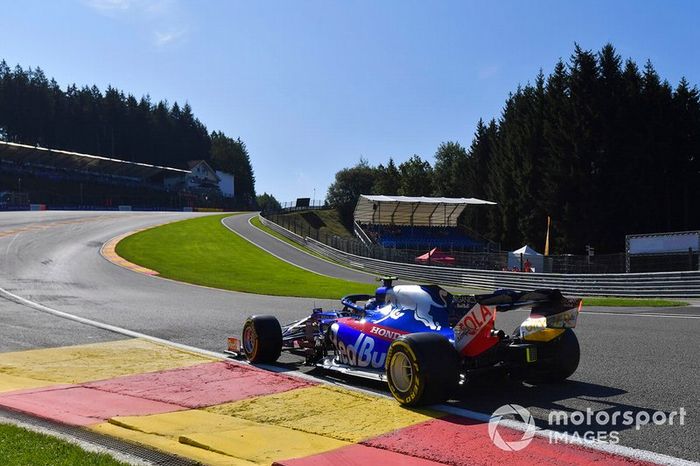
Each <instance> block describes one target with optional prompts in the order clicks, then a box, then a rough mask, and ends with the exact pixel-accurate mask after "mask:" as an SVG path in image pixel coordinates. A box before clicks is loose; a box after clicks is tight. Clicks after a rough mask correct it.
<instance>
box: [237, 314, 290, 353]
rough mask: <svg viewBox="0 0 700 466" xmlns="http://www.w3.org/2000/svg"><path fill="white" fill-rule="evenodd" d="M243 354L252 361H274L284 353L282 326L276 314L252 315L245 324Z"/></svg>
mask: <svg viewBox="0 0 700 466" xmlns="http://www.w3.org/2000/svg"><path fill="white" fill-rule="evenodd" d="M241 346H242V349H243V354H245V355H246V357H247V358H248V360H249V361H250V362H255V363H272V362H275V361H277V358H279V357H280V354H281V353H282V327H281V326H280V323H279V321H278V320H277V318H275V317H274V316H251V317H248V319H247V320H246V321H245V324H243V337H242V338H241Z"/></svg>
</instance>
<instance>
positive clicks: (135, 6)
mask: <svg viewBox="0 0 700 466" xmlns="http://www.w3.org/2000/svg"><path fill="white" fill-rule="evenodd" d="M82 2H83V4H84V5H85V6H87V7H88V8H91V9H92V10H94V11H96V12H97V13H99V14H101V15H103V16H107V17H110V18H113V19H117V20H121V21H126V22H128V23H131V24H133V25H137V27H138V29H141V30H145V31H147V35H150V36H151V37H152V44H153V45H154V46H156V47H165V46H167V45H169V44H173V43H175V42H178V41H181V40H183V39H184V38H185V37H186V35H187V30H188V28H187V27H185V20H184V15H183V14H182V11H181V8H180V5H179V3H178V2H177V0H82Z"/></svg>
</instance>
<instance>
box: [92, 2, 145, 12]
mask: <svg viewBox="0 0 700 466" xmlns="http://www.w3.org/2000/svg"><path fill="white" fill-rule="evenodd" d="M83 3H84V4H85V5H86V6H88V7H90V8H92V9H93V10H97V11H98V12H100V13H115V12H116V13H118V12H122V11H127V10H129V9H130V8H132V7H133V6H134V4H135V3H136V1H135V0H83Z"/></svg>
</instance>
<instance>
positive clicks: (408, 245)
mask: <svg viewBox="0 0 700 466" xmlns="http://www.w3.org/2000/svg"><path fill="white" fill-rule="evenodd" d="M495 204H496V203H495V202H491V201H485V200H482V199H476V198H446V197H407V196H370V195H364V194H363V195H361V196H360V198H359V200H358V201H357V205H356V207H355V213H354V222H355V233H356V235H357V236H358V237H359V238H360V239H361V240H363V241H364V242H371V243H374V244H378V245H380V246H383V247H388V248H397V249H412V250H421V249H426V250H427V249H431V248H435V247H439V248H442V249H449V250H459V251H473V252H480V251H487V250H491V249H494V246H495V245H494V244H493V243H492V242H490V241H488V240H486V239H484V238H482V237H481V236H480V235H478V234H477V233H475V232H470V231H468V230H467V229H466V228H464V227H462V226H460V225H458V222H457V220H458V218H459V216H460V215H461V214H462V212H463V211H464V209H465V208H467V207H469V206H483V205H495Z"/></svg>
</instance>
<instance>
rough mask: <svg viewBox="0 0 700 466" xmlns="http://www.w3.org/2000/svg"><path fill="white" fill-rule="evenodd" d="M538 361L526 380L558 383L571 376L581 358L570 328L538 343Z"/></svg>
mask: <svg viewBox="0 0 700 466" xmlns="http://www.w3.org/2000/svg"><path fill="white" fill-rule="evenodd" d="M537 354H538V361H537V363H536V367H535V368H534V371H533V372H532V373H531V376H530V377H528V382H533V383H558V382H563V381H564V380H566V379H568V378H569V377H571V375H572V374H573V373H574V372H576V369H577V368H578V363H579V361H580V360H581V348H580V346H579V344H578V338H576V334H575V333H574V331H573V330H571V329H570V328H568V329H566V330H565V331H564V333H562V334H561V335H560V336H558V337H557V338H555V339H554V340H552V341H550V342H548V343H546V344H543V345H538V347H537Z"/></svg>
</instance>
